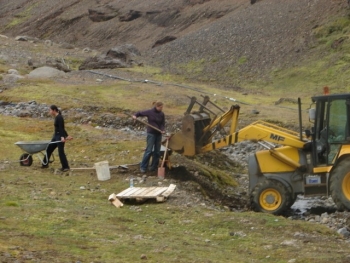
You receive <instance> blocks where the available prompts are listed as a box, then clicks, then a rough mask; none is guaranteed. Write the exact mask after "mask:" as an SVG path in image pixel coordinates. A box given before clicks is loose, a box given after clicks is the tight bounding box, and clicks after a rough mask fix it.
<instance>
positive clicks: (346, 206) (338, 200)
mask: <svg viewBox="0 0 350 263" xmlns="http://www.w3.org/2000/svg"><path fill="white" fill-rule="evenodd" d="M330 192H331V195H332V198H333V201H334V203H335V204H336V205H337V207H338V210H340V211H344V210H346V211H348V210H350V156H348V157H346V158H344V159H343V160H341V161H340V162H339V163H338V164H337V166H336V167H335V168H334V170H333V172H332V174H331V179H330Z"/></svg>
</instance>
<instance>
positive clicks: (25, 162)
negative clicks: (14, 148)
mask: <svg viewBox="0 0 350 263" xmlns="http://www.w3.org/2000/svg"><path fill="white" fill-rule="evenodd" d="M19 163H20V165H21V166H31V165H32V163H33V157H32V156H31V155H30V154H28V153H24V154H22V155H21V157H19Z"/></svg>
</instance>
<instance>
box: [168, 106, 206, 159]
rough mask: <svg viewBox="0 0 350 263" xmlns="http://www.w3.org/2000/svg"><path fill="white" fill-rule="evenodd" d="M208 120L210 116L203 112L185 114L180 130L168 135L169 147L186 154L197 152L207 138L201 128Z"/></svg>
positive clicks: (191, 154)
mask: <svg viewBox="0 0 350 263" xmlns="http://www.w3.org/2000/svg"><path fill="white" fill-rule="evenodd" d="M210 122H211V119H210V116H209V114H207V113H205V112H201V113H193V114H188V115H185V116H184V118H183V120H182V129H181V131H180V132H178V133H176V134H174V135H173V136H171V137H170V140H169V148H170V149H172V150H174V151H176V152H178V153H180V154H182V155H186V156H193V155H195V154H196V153H199V149H200V148H201V147H202V146H203V145H204V144H205V143H206V141H207V138H208V136H206V134H205V133H204V131H203V129H204V128H205V127H206V126H207V125H208V124H210Z"/></svg>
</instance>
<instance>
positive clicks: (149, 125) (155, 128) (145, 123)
mask: <svg viewBox="0 0 350 263" xmlns="http://www.w3.org/2000/svg"><path fill="white" fill-rule="evenodd" d="M124 113H125V112H124ZM125 114H126V115H129V116H130V117H132V116H133V115H131V114H128V113H125ZM134 120H137V121H138V122H140V123H142V124H144V125H146V126H148V127H151V128H152V129H154V130H156V131H159V132H160V133H164V132H163V131H161V130H160V129H158V128H157V127H154V126H153V125H151V124H149V123H147V122H144V121H142V120H139V119H134Z"/></svg>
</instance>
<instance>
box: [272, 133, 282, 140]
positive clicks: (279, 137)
mask: <svg viewBox="0 0 350 263" xmlns="http://www.w3.org/2000/svg"><path fill="white" fill-rule="evenodd" d="M270 139H271V140H274V141H278V142H283V141H284V139H285V138H284V137H283V136H279V135H276V134H273V133H271V135H270Z"/></svg>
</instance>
